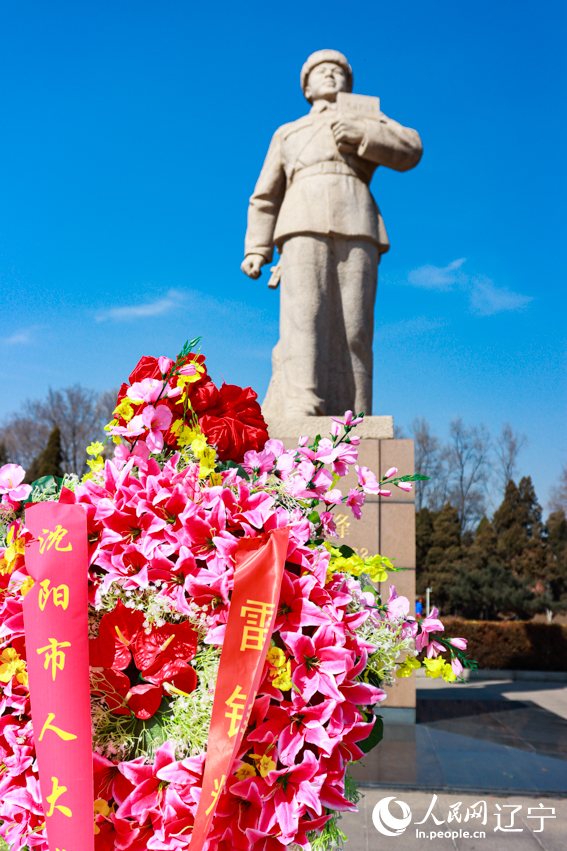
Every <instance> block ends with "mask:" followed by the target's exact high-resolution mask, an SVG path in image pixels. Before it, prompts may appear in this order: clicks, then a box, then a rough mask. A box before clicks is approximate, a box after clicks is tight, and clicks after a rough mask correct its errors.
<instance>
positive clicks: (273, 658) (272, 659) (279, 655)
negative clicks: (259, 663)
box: [266, 647, 286, 668]
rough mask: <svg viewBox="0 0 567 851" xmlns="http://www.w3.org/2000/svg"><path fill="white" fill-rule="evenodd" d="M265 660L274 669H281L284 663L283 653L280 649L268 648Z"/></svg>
mask: <svg viewBox="0 0 567 851" xmlns="http://www.w3.org/2000/svg"><path fill="white" fill-rule="evenodd" d="M266 658H267V660H268V662H269V663H270V665H273V666H274V667H275V668H283V666H284V665H285V663H286V658H285V653H284V652H283V650H282V649H281V648H280V647H270V649H269V650H268V655H267V656H266Z"/></svg>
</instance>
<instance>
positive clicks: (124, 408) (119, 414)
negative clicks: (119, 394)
mask: <svg viewBox="0 0 567 851" xmlns="http://www.w3.org/2000/svg"><path fill="white" fill-rule="evenodd" d="M139 404H140V402H133V401H132V400H131V399H122V401H121V402H120V404H119V405H117V406H116V407H115V409H114V411H113V414H114V416H115V417H116V418H117V419H119V420H121V419H122V420H126V422H127V423H129V422H130V420H131V419H132V417H133V416H134V408H133V407H132V405H139Z"/></svg>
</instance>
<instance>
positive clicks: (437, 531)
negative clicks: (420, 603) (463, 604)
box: [423, 503, 462, 614]
mask: <svg viewBox="0 0 567 851" xmlns="http://www.w3.org/2000/svg"><path fill="white" fill-rule="evenodd" d="M461 556H462V547H461V524H460V520H459V512H458V511H457V509H456V508H453V506H452V505H450V504H449V503H447V504H446V505H445V506H444V507H443V508H442V509H441V511H440V512H439V514H438V515H437V517H436V518H435V520H434V523H433V532H432V534H431V539H430V547H429V551H428V553H427V556H426V558H425V568H424V571H423V580H424V582H425V584H426V585H429V586H430V587H431V588H433V593H432V602H433V604H434V605H435V606H437V607H438V608H439V609H440V610H441V612H444V613H445V614H448V613H449V612H450V609H449V608H448V604H449V597H448V586H449V584H450V583H451V581H452V579H453V577H454V575H455V572H456V571H457V569H458V567H459V564H460V561H461Z"/></svg>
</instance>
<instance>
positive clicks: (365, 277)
mask: <svg viewBox="0 0 567 851" xmlns="http://www.w3.org/2000/svg"><path fill="white" fill-rule="evenodd" d="M352 80H353V77H352V69H351V67H350V65H349V64H348V62H347V60H346V58H345V57H344V56H343V54H342V53H339V52H338V51H336V50H319V51H317V52H316V53H313V54H312V55H311V56H310V57H309V59H308V60H307V62H306V63H305V65H304V66H303V68H302V71H301V86H302V89H303V92H304V94H305V97H306V98H307V100H308V101H309V102H310V103H312V104H313V105H312V108H311V110H310V112H309V114H308V115H306V116H304V117H303V118H299V119H298V120H297V121H293V122H291V123H289V124H284V125H283V126H282V127H280V128H279V129H278V130H277V131H276V133H275V134H274V137H273V139H272V142H271V144H270V148H269V150H268V154H267V156H266V160H265V162H264V166H263V168H262V171H261V174H260V177H259V179H258V182H257V184H256V188H255V190H254V193H253V195H252V197H251V199H250V207H249V211H248V230H247V233H246V244H245V254H246V258H245V260H244V263H243V264H242V268H243V270H244V271H245V272H246V273H247V274H248V275H250V276H251V277H258V276H259V274H260V267H261V266H262V265H263V264H265V263H270V262H271V260H272V255H273V250H274V246H276V247H277V248H278V251H279V252H280V254H281V259H280V263H279V264H278V267H279V268H277V270H276V280H277V278H281V305H280V340H279V342H278V344H277V345H276V347H275V349H274V352H273V356H272V364H273V374H272V380H271V382H270V386H269V389H268V393H267V396H266V399H265V401H264V404H263V413H264V416H265V417H266V419H267V420H268V421H269V420H270V419H273V418H274V417H281V416H282V415H283V416H284V417H286V418H294V417H295V416H297V415H300V416H301V415H303V416H310V415H329V414H336V415H339V414H342V413H344V411H345V410H347V409H351V410H355V411H364V412H365V413H366V414H371V413H372V372H373V370H372V338H373V331H374V303H375V299H376V284H377V278H378V264H379V262H380V255H381V254H383V253H385V252H386V251H388V249H389V247H390V246H389V242H388V237H387V234H386V229H385V227H384V222H383V219H382V216H381V215H380V211H379V209H378V206H377V204H376V202H375V200H374V198H373V197H372V194H371V192H370V189H369V184H370V181H371V179H372V176H373V174H374V172H375V170H376V168H377V167H378V166H379V165H384V166H387V167H389V168H392V169H395V170H397V171H407V170H408V169H410V168H413V167H414V166H415V165H417V163H418V162H419V159H420V157H421V153H422V147H421V141H420V138H419V135H418V134H417V132H416V131H415V130H412V129H410V128H407V127H403V126H402V125H401V124H398V122H396V121H393V120H392V119H390V118H387V116H385V115H384V114H383V113H381V112H380V111H379V106H378V104H379V101H378V98H367V99H365V100H368V101H374V102H376V105H377V106H376V109H374V110H372V111H371V112H370V114H369V113H368V112H367V113H366V114H365V113H364V112H362V113H359V114H358V115H357V114H356V112H353V111H351V110H349V104H348V103H347V104H346V108H345V106H344V105H343V102H342V101H341V95H343V94H344V93H346V92H350V91H351V89H352ZM338 95H339V98H338V103H337V96H338ZM357 97H359V98H360V96H357ZM361 100H364V99H361Z"/></svg>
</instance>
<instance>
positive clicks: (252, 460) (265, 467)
mask: <svg viewBox="0 0 567 851" xmlns="http://www.w3.org/2000/svg"><path fill="white" fill-rule="evenodd" d="M275 463H276V458H275V455H273V454H272V453H271V452H270V451H269V450H266V449H263V450H262V452H255V451H254V450H253V449H251V450H250V451H249V452H246V453H245V455H244V461H243V462H242V466H243V467H244V469H245V470H246V472H247V473H256V474H257V475H261V474H262V473H270V472H271V471H272V470H273V469H274V464H275Z"/></svg>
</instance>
